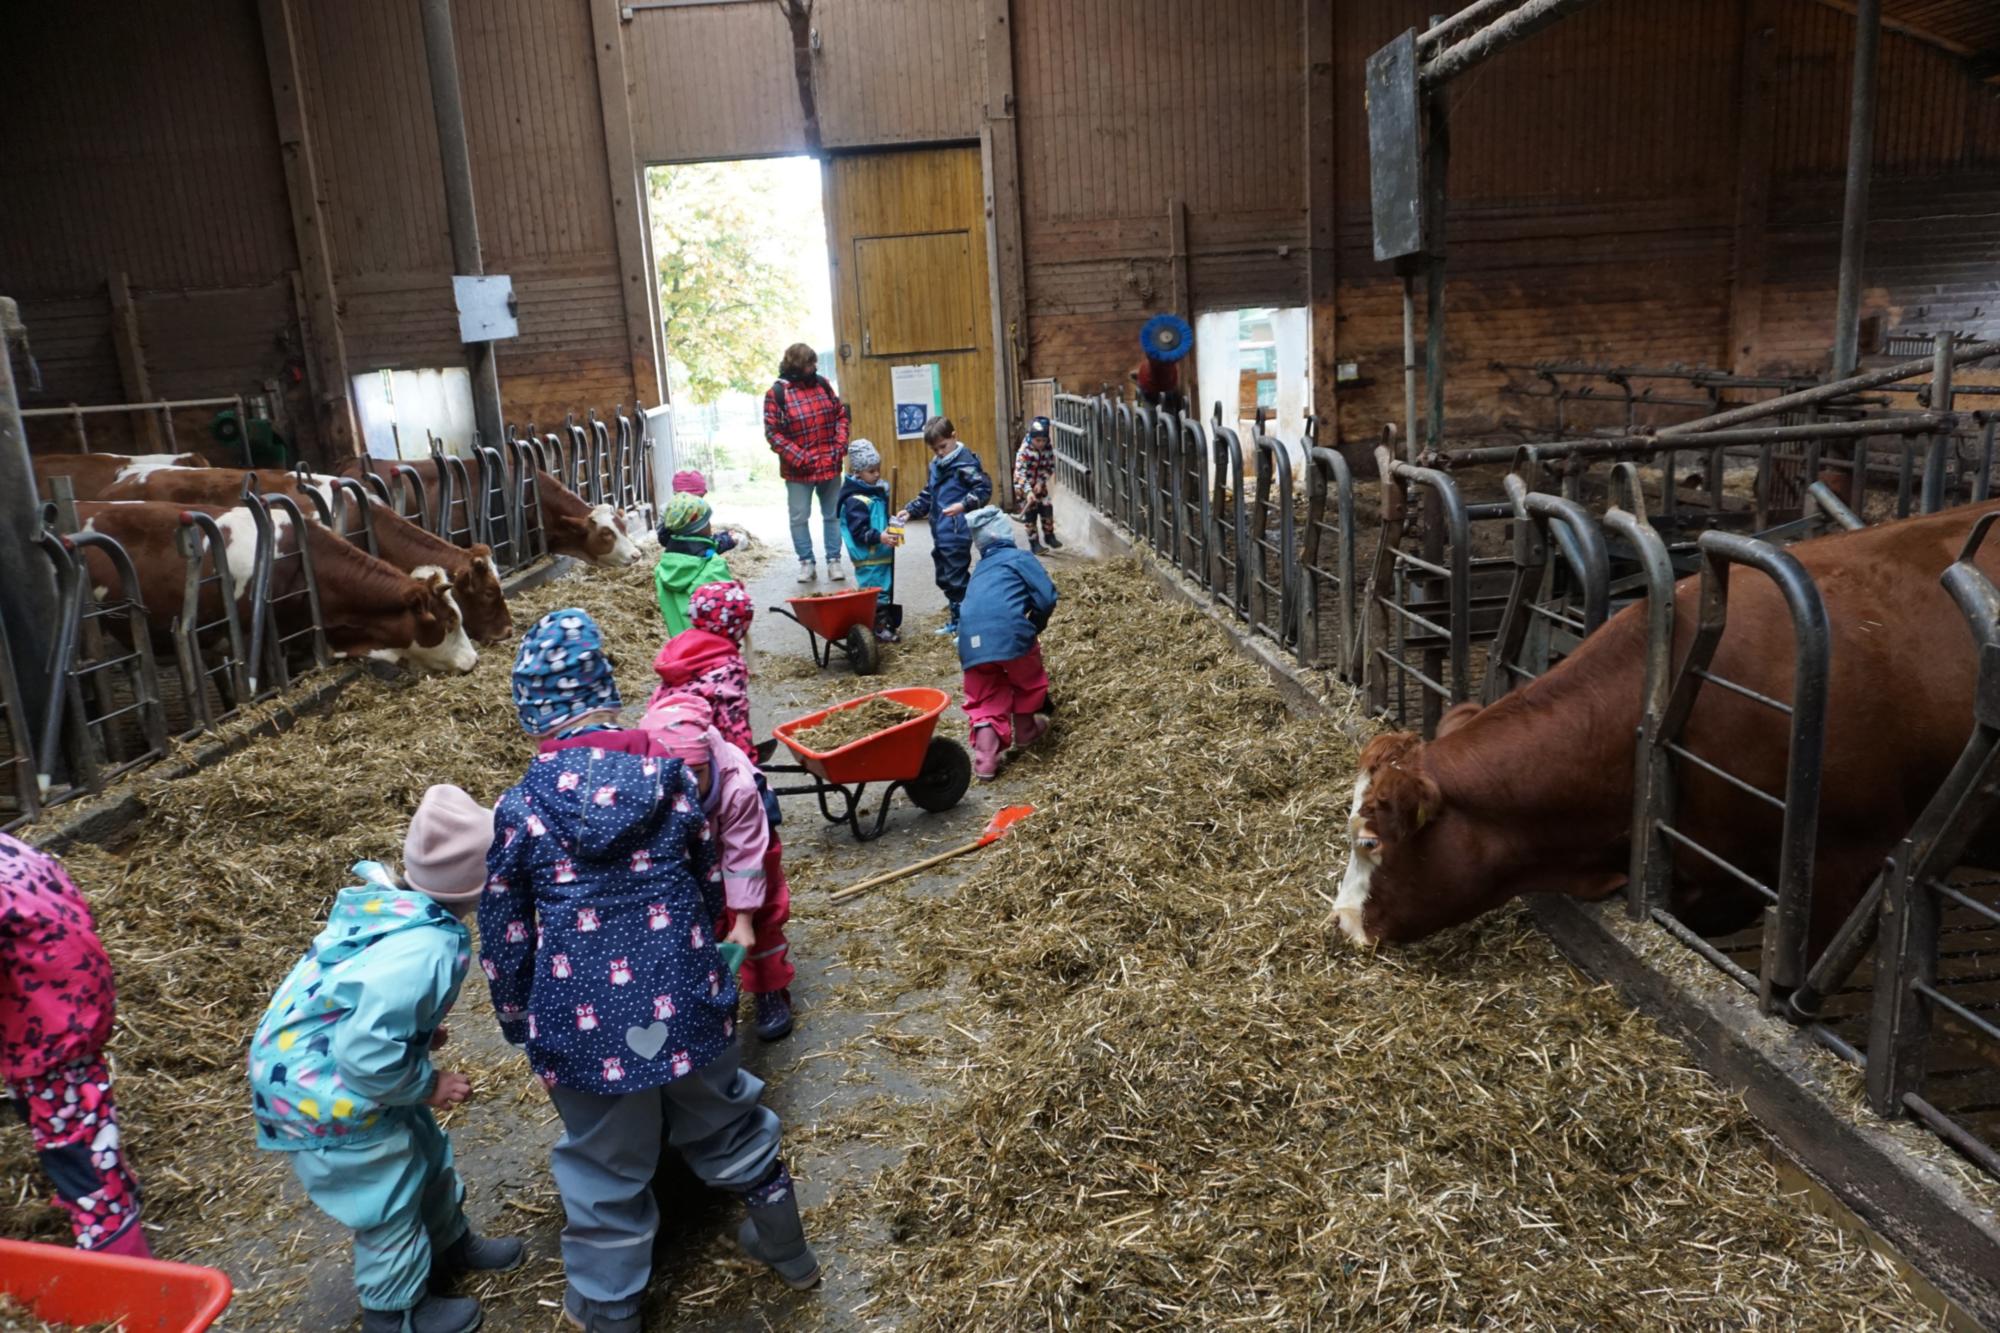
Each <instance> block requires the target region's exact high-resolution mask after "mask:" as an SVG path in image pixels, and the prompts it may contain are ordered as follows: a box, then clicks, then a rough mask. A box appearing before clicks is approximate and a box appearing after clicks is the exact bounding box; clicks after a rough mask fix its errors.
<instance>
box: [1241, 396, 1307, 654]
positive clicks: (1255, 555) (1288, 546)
mask: <svg viewBox="0 0 2000 1333" xmlns="http://www.w3.org/2000/svg"><path fill="white" fill-rule="evenodd" d="M1250 454H1251V457H1252V458H1253V459H1254V460H1255V462H1256V467H1257V487H1256V490H1255V491H1254V492H1253V493H1252V497H1251V502H1250V525H1249V541H1248V542H1247V543H1246V546H1247V550H1248V555H1249V584H1250V607H1249V611H1250V628H1251V629H1252V630H1253V631H1255V632H1257V633H1259V634H1263V635H1266V636H1267V637H1269V638H1270V639H1271V640H1272V641H1273V642H1275V643H1276V644H1277V645H1278V646H1279V647H1281V648H1283V647H1288V646H1291V645H1294V644H1296V643H1297V642H1298V623H1299V622H1298V606H1297V594H1298V578H1297V577H1296V561H1297V559H1298V550H1299V542H1298V532H1297V523H1298V518H1297V514H1296V512H1295V511H1294V509H1293V505H1292V496H1293V494H1294V491H1293V486H1292V459H1291V455H1290V453H1289V452H1288V451H1287V450H1286V448H1285V446H1284V445H1283V444H1282V443H1281V442H1279V441H1278V440H1275V439H1273V438H1272V437H1271V436H1269V435H1266V434H1264V433H1263V431H1262V430H1261V429H1260V430H1259V431H1258V432H1257V433H1256V434H1254V435H1252V436H1251V437H1250Z"/></svg>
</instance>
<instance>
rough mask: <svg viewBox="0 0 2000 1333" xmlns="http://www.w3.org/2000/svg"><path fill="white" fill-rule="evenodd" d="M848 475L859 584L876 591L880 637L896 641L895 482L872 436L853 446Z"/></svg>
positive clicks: (843, 518) (845, 488) (849, 526)
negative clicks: (890, 532) (885, 472)
mask: <svg viewBox="0 0 2000 1333" xmlns="http://www.w3.org/2000/svg"><path fill="white" fill-rule="evenodd" d="M847 471H848V476H847V480H846V481H844V482H842V483H841V485H840V503H839V504H838V506H836V508H837V510H838V512H839V514H840V530H841V537H842V540H843V541H844V542H845V543H846V545H847V555H848V558H849V559H850V560H852V561H853V562H854V582H855V585H856V586H857V587H862V588H873V589H875V590H876V592H875V637H876V638H877V639H878V640H880V641H881V642H883V643H894V642H895V641H896V628H897V622H898V621H899V620H901V619H902V616H901V611H900V608H898V607H897V606H896V605H895V603H894V601H893V600H892V598H893V594H894V589H895V586H896V547H895V544H894V543H893V542H891V541H889V540H888V538H887V535H886V530H887V528H888V526H889V487H888V485H887V484H886V483H885V482H884V481H883V480H882V455H881V452H880V451H878V450H877V449H876V448H875V446H874V445H872V444H870V443H869V442H868V441H867V440H856V441H854V442H853V443H852V444H850V445H848V446H847Z"/></svg>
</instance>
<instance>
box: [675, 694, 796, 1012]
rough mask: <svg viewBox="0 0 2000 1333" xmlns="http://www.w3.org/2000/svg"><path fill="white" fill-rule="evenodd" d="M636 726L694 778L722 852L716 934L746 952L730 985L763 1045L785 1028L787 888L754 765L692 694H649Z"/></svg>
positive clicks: (787, 1000)
mask: <svg viewBox="0 0 2000 1333" xmlns="http://www.w3.org/2000/svg"><path fill="white" fill-rule="evenodd" d="M639 726H640V728H641V729H642V730H644V731H645V732H646V733H647V734H648V735H650V736H651V737H652V738H653V743H654V744H655V745H656V746H658V747H659V749H660V750H661V751H663V752H664V753H665V754H667V755H669V756H670V757H672V758H675V759H679V760H680V761H681V762H683V763H684V764H686V765H687V766H688V769H689V771H690V772H692V773H693V774H694V775H695V782H696V785H697V786H698V787H699V788H700V791H701V810H702V815H703V817H704V818H705V819H706V820H707V821H708V828H709V833H710V835H711V836H712V837H713V838H714V839H715V841H716V845H717V846H718V847H719V848H720V849H721V855H722V895H723V902H724V903H725V904H726V906H727V909H728V910H726V911H725V912H724V913H723V919H722V921H721V922H720V923H718V924H717V926H716V931H717V934H718V935H726V936H728V937H729V938H731V939H734V940H735V941H736V942H737V943H739V944H741V945H743V946H744V948H745V950H746V951H747V952H746V954H745V957H744V959H743V967H742V970H741V971H740V972H739V974H738V982H739V984H740V985H741V986H742V988H743V989H744V990H746V991H748V992H749V993H750V994H752V995H754V996H756V997H757V998H756V1005H757V1035H758V1036H759V1037H761V1038H763V1039H764V1040H765V1041H777V1040H779V1039H781V1038H783V1037H786V1036H788V1035H790V1033H791V1031H792V992H791V984H792V975H793V973H792V963H791V959H790V956H789V955H790V953H791V945H790V944H789V943H788V942H787V941H786V939H785V922H787V921H788V920H790V919H791V915H792V891H791V886H790V885H789V884H788V883H787V882H786V880H785V862H784V848H783V846H781V845H780V844H779V841H778V831H777V830H776V829H775V828H772V827H771V823H770V818H769V813H768V811H767V809H766V807H765V803H764V797H763V793H762V792H761V791H760V790H759V788H758V781H757V779H758V773H757V765H756V764H755V763H754V762H753V761H752V760H751V759H750V758H749V756H747V755H745V754H744V753H743V751H741V750H740V749H738V748H737V747H736V746H735V745H733V744H731V743H730V742H729V741H728V740H726V739H725V738H724V737H723V735H722V733H721V732H720V731H719V730H717V728H716V725H715V714H714V712H713V710H712V709H710V707H709V705H708V701H707V700H705V699H702V698H700V697H699V696H697V695H694V694H687V693H665V694H662V695H655V696H654V698H653V701H652V703H651V704H650V705H649V706H648V708H647V710H646V715H645V717H643V718H642V719H640V722H639Z"/></svg>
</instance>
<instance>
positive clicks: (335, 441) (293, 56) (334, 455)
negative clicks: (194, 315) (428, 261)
mask: <svg viewBox="0 0 2000 1333" xmlns="http://www.w3.org/2000/svg"><path fill="white" fill-rule="evenodd" d="M296 3H297V0H257V16H258V19H259V20H260V21H261V24H262V26H263V30H264V62H265V64H266V66H267V67H268V69H269V72H270V77H271V105H272V109H273V110H274V111H275V113H276V117H277V127H278V149H279V152H280V154H281V155H282V156H283V158H284V162H285V195H286V198H287V199H288V200H289V201H290V203H291V207H292V238H293V242H294V244H295V245H296V246H297V247H298V252H299V274H300V277H301V278H302V280H303V281H304V284H305V292H306V304H307V308H308V309H309V310H310V312H311V320H310V321H309V323H307V325H306V326H305V327H303V328H302V329H301V330H300V332H301V334H302V336H303V339H304V342H305V344H306V348H305V350H306V356H307V358H308V359H309V360H310V361H311V362H312V365H313V369H314V371H315V372H316V374H317V377H318V383H319V396H318V401H317V402H316V403H315V405H314V406H315V409H316V410H315V423H314V424H315V425H316V426H317V427H318V431H319V444H320V450H321V452H322V453H323V454H324V455H325V456H326V459H327V461H328V462H333V461H336V460H338V459H340V458H344V457H352V456H354V455H357V454H361V453H363V452H365V447H364V445H363V443H362V439H361V431H360V429H359V427H358V426H357V424H356V421H355V416H354V390H353V380H352V378H351V377H350V376H349V374H348V368H347V340H346V337H345V335H344V334H343V333H342V331H341V327H340V299H339V293H338V291H337V290H336V288H335V286H334V281H333V255H332V244H331V242H330V240H329V239H328V237H327V234H326V221H325V216H324V213H323V211H322V209H321V207H320V195H319V168H318V165H317V163H316V161H315V158H314V152H313V139H312V127H311V124H310V122H309V120H308V118H307V115H306V98H305V88H304V86H303V84H302V83H301V81H300V77H299V71H300V61H299V29H298V22H297V15H296V14H295V12H294V6H295V5H296Z"/></svg>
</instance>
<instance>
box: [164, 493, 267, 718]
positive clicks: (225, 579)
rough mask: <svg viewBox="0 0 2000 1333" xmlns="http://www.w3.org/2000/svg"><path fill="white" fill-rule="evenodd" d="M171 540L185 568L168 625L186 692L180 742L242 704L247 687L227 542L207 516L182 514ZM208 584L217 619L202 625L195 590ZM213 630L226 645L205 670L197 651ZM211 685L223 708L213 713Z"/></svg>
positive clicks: (247, 694) (239, 613) (204, 657)
mask: <svg viewBox="0 0 2000 1333" xmlns="http://www.w3.org/2000/svg"><path fill="white" fill-rule="evenodd" d="M174 541H175V545H176V546H177V547H179V549H180V553H181V558H182V560H183V561H185V562H186V566H187V577H186V580H185V582H184V584H183V587H182V592H181V610H180V614H179V615H177V616H175V617H174V627H173V635H174V650H175V657H176V658H177V660H178V662H179V665H180V673H181V684H182V687H183V689H184V690H185V691H186V697H187V703H188V713H189V722H190V724H191V725H190V726H189V728H188V730H187V731H185V732H183V733H181V735H182V737H183V738H185V737H187V736H192V735H194V734H195V733H196V732H199V731H202V730H205V729H207V728H210V727H213V726H214V725H215V723H217V722H219V721H221V720H222V719H223V718H226V717H229V716H230V715H232V714H233V713H235V712H236V710H237V709H239V708H241V707H242V706H243V704H244V703H245V702H247V701H248V699H249V697H250V687H249V684H248V682H247V680H246V678H245V671H244V661H243V658H244V653H243V619H242V610H241V608H240V607H239V606H238V604H237V600H236V585H235V581H234V580H233V579H232V578H231V577H230V574H229V558H228V555H227V554H226V550H227V543H226V542H225V540H224V538H223V535H222V529H221V528H220V527H219V526H217V524H216V522H215V519H214V518H213V517H212V516H211V515H208V514H202V513H195V512H192V511H186V512H183V513H182V514H181V526H180V530H179V531H178V532H177V533H176V534H175V538H174ZM204 564H206V565H207V566H208V567H209V570H210V572H209V573H208V574H206V575H204V574H203V573H202V566H203V565H204ZM210 583H213V584H214V585H215V586H216V594H217V598H218V601H219V603H220V605H221V608H222V610H221V618H220V619H218V620H211V621H204V620H202V618H201V591H202V588H203V587H204V586H205V585H207V584H210ZM216 629H221V630H223V631H224V637H225V639H226V640H227V645H228V646H227V648H226V649H225V654H224V657H223V660H222V662H221V664H220V665H219V666H213V667H211V666H210V665H209V664H208V659H207V654H206V653H205V652H204V650H203V647H202V638H203V636H204V635H206V634H208V633H209V632H210V631H213V630H216ZM218 677H219V678H218ZM211 681H214V682H215V684H216V686H217V692H218V693H220V694H222V695H223V696H224V702H225V703H226V704H228V707H226V708H224V709H223V710H222V711H221V712H219V713H218V712H216V711H215V710H213V709H211V708H210V707H209V706H208V686H209V684H210V682H211Z"/></svg>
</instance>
